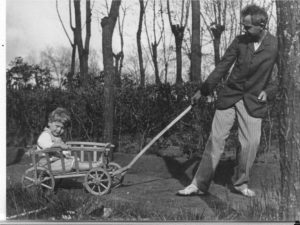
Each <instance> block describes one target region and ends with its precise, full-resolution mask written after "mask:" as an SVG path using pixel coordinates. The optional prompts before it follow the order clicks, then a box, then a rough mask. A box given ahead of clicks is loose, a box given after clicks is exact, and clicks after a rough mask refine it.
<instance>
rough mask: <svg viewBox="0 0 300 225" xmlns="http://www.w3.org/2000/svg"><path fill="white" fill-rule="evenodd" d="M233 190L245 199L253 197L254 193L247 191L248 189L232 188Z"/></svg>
mask: <svg viewBox="0 0 300 225" xmlns="http://www.w3.org/2000/svg"><path fill="white" fill-rule="evenodd" d="M234 190H235V191H236V192H238V193H240V194H242V195H244V196H246V197H254V196H255V192H254V191H252V190H251V189H249V188H248V187H234Z"/></svg>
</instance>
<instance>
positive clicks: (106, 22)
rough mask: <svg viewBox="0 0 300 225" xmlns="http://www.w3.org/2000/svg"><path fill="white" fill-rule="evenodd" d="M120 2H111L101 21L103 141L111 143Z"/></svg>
mask: <svg viewBox="0 0 300 225" xmlns="http://www.w3.org/2000/svg"><path fill="white" fill-rule="evenodd" d="M120 5H121V0H112V2H111V7H110V12H109V14H108V16H106V17H104V18H103V19H102V20H101V27H102V51H103V66H104V109H105V110H104V141H106V142H111V143H112V142H113V127H114V109H115V108H114V105H115V104H114V83H115V69H114V58H113V51H112V37H113V32H114V28H115V25H116V22H117V19H118V16H119V8H120Z"/></svg>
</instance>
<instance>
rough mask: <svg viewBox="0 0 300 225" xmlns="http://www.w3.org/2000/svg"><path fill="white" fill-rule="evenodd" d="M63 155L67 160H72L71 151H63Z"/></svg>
mask: <svg viewBox="0 0 300 225" xmlns="http://www.w3.org/2000/svg"><path fill="white" fill-rule="evenodd" d="M63 154H64V156H65V157H66V158H71V157H72V156H71V152H70V151H63Z"/></svg>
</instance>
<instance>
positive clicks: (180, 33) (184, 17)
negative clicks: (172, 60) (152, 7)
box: [167, 0, 190, 83]
mask: <svg viewBox="0 0 300 225" xmlns="http://www.w3.org/2000/svg"><path fill="white" fill-rule="evenodd" d="M189 7H190V0H188V1H187V2H186V1H185V0H183V1H182V3H181V16H180V22H179V24H173V21H172V19H171V10H170V0H167V10H168V17H169V22H170V27H171V30H172V33H173V35H174V37H175V44H176V83H182V82H183V80H182V53H181V49H182V42H183V37H184V31H185V28H186V25H187V21H188V17H189ZM184 12H185V14H184Z"/></svg>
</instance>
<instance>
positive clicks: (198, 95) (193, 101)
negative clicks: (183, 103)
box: [191, 90, 201, 105]
mask: <svg viewBox="0 0 300 225" xmlns="http://www.w3.org/2000/svg"><path fill="white" fill-rule="evenodd" d="M200 98H201V92H200V90H198V91H197V92H196V93H195V94H194V95H193V97H192V98H191V104H192V105H196V104H197V103H198V101H199V99H200Z"/></svg>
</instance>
